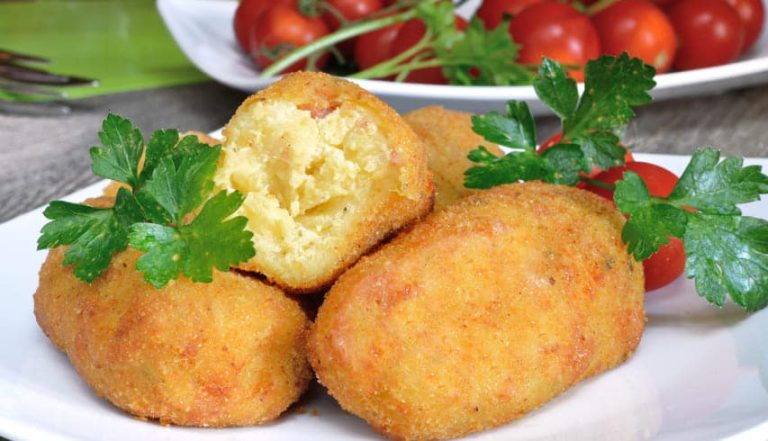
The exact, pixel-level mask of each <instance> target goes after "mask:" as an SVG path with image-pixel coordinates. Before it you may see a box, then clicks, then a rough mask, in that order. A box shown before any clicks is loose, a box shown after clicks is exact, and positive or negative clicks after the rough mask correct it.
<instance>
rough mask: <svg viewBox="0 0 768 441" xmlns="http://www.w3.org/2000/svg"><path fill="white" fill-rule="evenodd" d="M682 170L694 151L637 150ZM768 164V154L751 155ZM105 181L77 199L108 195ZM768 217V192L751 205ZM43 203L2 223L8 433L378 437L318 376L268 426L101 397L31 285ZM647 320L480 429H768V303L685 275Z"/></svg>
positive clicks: (666, 436)
mask: <svg viewBox="0 0 768 441" xmlns="http://www.w3.org/2000/svg"><path fill="white" fill-rule="evenodd" d="M635 158H636V160H638V161H649V162H654V163H657V164H660V165H663V166H665V167H667V168H669V169H670V170H672V171H674V172H676V173H678V174H679V173H680V172H681V171H682V170H683V168H684V167H685V164H686V163H687V161H688V159H689V158H688V157H684V156H670V155H651V154H636V155H635ZM747 163H753V164H760V165H762V166H763V167H764V169H766V168H767V167H768V159H753V160H747ZM104 185H105V184H104V183H97V184H95V185H93V186H90V187H88V188H85V189H83V190H81V191H78V192H76V193H74V194H72V195H70V196H68V197H67V198H66V199H67V200H70V201H81V200H83V199H85V198H87V197H91V196H95V195H98V194H100V192H101V189H102V188H103V186H104ZM744 211H745V213H746V214H749V215H752V216H757V217H761V218H766V219H768V201H761V202H756V203H753V204H749V205H747V206H745V210H744ZM45 221H46V219H45V218H44V217H43V215H42V208H40V209H37V210H34V211H32V212H30V213H27V214H24V215H21V216H19V217H17V218H15V219H13V220H10V221H8V222H6V223H4V224H2V225H0V244H2V247H0V293H1V294H2V299H3V302H2V308H0V354H2V356H0V436H4V437H7V438H9V439H10V440H13V441H26V440H34V441H37V440H55V441H59V440H61V441H64V440H113V441H120V440H131V441H133V440H142V441H154V440H168V441H185V440H201V441H218V440H233V441H238V440H244V441H245V440H248V441H259V440H270V441H273V440H277V441H279V440H317V441H337V440H375V439H379V438H378V436H377V434H376V433H375V432H374V431H373V430H372V429H370V428H369V427H368V426H367V425H366V424H365V422H363V421H362V420H360V419H358V418H356V417H354V416H352V415H350V414H347V413H345V412H344V411H342V410H341V409H340V408H339V406H338V405H337V404H336V403H335V401H334V400H333V399H332V398H330V397H329V396H327V395H326V394H325V392H324V391H323V389H322V388H321V387H319V386H317V385H315V386H314V387H313V388H312V389H311V390H310V392H309V393H308V394H307V395H306V396H305V397H304V398H303V399H302V400H301V402H300V405H301V408H303V409H304V411H303V412H299V411H298V409H299V408H298V407H293V408H292V409H290V410H289V411H288V412H287V413H286V414H285V415H283V416H282V417H281V418H279V419H278V420H277V421H275V422H274V423H271V424H267V425H265V426H257V427H244V428H233V429H192V428H178V427H166V426H161V425H159V424H156V423H153V422H146V421H140V420H138V419H136V418H134V417H132V416H130V415H127V414H125V413H123V412H122V411H120V410H118V409H116V408H115V407H113V406H111V405H110V404H109V403H107V402H105V401H103V400H101V399H100V398H98V397H97V396H96V395H95V394H94V393H92V392H91V390H90V389H89V388H88V387H87V386H86V385H85V383H84V382H83V381H82V380H81V379H80V378H79V377H78V376H77V374H76V373H75V370H74V369H73V368H72V366H71V365H70V364H69V362H68V360H67V358H66V356H64V355H63V354H62V353H60V352H59V351H57V350H56V349H55V348H54V346H53V345H52V344H51V343H50V342H49V341H48V339H47V338H46V337H45V335H44V334H43V333H42V331H41V330H40V329H39V328H38V326H37V324H36V323H35V318H34V316H33V313H32V294H33V293H34V292H35V289H36V288H37V272H38V269H39V267H40V265H41V264H42V262H43V260H44V259H45V254H46V253H45V252H44V251H36V250H35V244H36V240H37V237H38V234H39V231H40V228H41V227H42V226H43V224H44V223H45ZM646 310H647V314H648V323H647V328H646V331H645V334H644V336H643V339H642V341H641V343H640V346H639V348H638V350H637V352H636V354H635V355H634V356H633V357H632V358H631V359H630V360H629V361H628V362H627V363H625V364H623V365H621V366H619V367H618V368H616V369H613V370H611V371H609V372H607V373H604V374H601V375H598V376H597V377H594V378H592V379H589V380H587V381H585V382H583V383H581V384H579V385H577V386H576V387H574V388H572V389H570V390H569V391H567V392H566V393H564V394H563V395H561V396H559V397H557V398H556V399H554V400H553V401H551V402H550V403H547V404H546V405H544V406H543V407H542V408H540V409H538V410H536V411H534V412H532V413H531V414H529V415H526V416H525V417H523V418H521V419H519V420H517V421H515V422H512V423H510V424H507V425H505V426H502V427H499V428H497V429H494V430H490V431H486V432H482V433H478V434H475V435H472V436H469V437H468V438H467V439H473V440H509V441H521V440H527V441H530V440H539V441H545V440H546V441H555V440H569V441H571V440H575V441H579V440H584V441H587V440H588V441H596V440H606V441H609V440H610V441H614V440H640V439H654V440H674V441H706V440H721V439H728V440H731V441H742V440H743V441H752V440H755V441H765V440H766V439H768V344H767V343H766V336H768V309H766V310H763V311H761V312H758V313H755V314H751V315H749V314H747V313H745V312H743V311H742V310H741V309H740V308H738V307H736V306H734V305H732V304H729V305H727V306H726V307H724V308H722V309H717V308H714V307H712V306H710V305H709V304H707V303H706V302H705V301H704V300H703V299H701V298H699V297H698V296H697V295H696V292H695V290H694V287H693V283H692V282H691V281H689V280H686V279H684V278H681V279H678V280H677V281H676V282H674V283H672V284H671V285H669V286H667V287H666V288H663V289H661V290H658V291H654V292H652V293H649V294H648V295H647V297H646Z"/></svg>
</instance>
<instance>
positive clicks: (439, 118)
mask: <svg viewBox="0 0 768 441" xmlns="http://www.w3.org/2000/svg"><path fill="white" fill-rule="evenodd" d="M471 117H472V114H471V113H465V112H456V111H452V110H446V109H445V108H443V107H440V106H428V107H423V108H421V109H418V110H414V111H412V112H409V113H406V114H405V115H403V119H405V122H407V123H408V124H409V125H410V126H411V128H413V131H414V132H416V134H417V135H419V137H420V138H421V140H422V141H424V146H425V147H426V149H427V159H428V163H429V169H430V170H431V171H432V174H433V176H434V181H435V208H436V209H439V208H442V207H444V206H446V205H448V204H450V203H451V202H453V201H455V200H457V199H459V198H461V197H463V196H466V195H468V194H470V193H474V192H475V191H476V190H470V189H468V188H465V187H464V170H466V169H468V168H470V167H472V166H473V165H474V163H472V162H471V161H470V160H469V159H467V154H469V152H470V151H471V150H474V149H476V148H477V147H478V146H481V145H482V146H484V147H485V148H487V149H488V151H490V152H491V153H493V154H495V155H498V156H501V155H502V151H501V150H500V149H499V146H497V145H496V144H493V143H490V142H488V141H486V140H484V139H483V138H482V137H481V136H480V135H478V134H477V133H475V132H473V131H472V120H471Z"/></svg>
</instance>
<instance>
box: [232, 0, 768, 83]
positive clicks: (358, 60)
mask: <svg viewBox="0 0 768 441" xmlns="http://www.w3.org/2000/svg"><path fill="white" fill-rule="evenodd" d="M411 3H413V2H412V1H411ZM405 8H407V0H399V1H393V0H270V1H267V0H241V2H240V4H239V6H238V8H237V11H236V13H235V19H234V28H235V36H236V37H237V41H238V43H239V45H240V46H241V47H242V49H243V50H244V51H245V52H246V53H247V54H249V55H250V56H251V58H252V59H253V61H254V63H255V64H256V65H257V66H258V67H259V68H261V69H264V68H266V67H267V66H269V65H270V64H271V63H273V62H274V60H276V59H277V58H279V57H281V56H282V55H284V54H285V53H287V52H290V51H291V50H293V49H295V48H297V47H300V46H303V45H306V44H309V43H311V42H313V41H316V40H317V39H319V38H321V37H323V36H326V35H328V34H330V33H333V32H336V31H338V30H340V29H344V28H347V27H349V26H352V25H355V24H358V23H360V22H363V21H366V20H370V19H373V18H377V17H382V16H386V15H387V14H391V13H394V12H397V11H399V10H400V11H401V10H403V9H405ZM475 15H476V17H477V18H478V19H480V20H482V22H483V24H484V26H485V27H486V28H487V29H489V30H492V29H495V28H496V27H498V26H502V25H505V23H506V22H505V20H508V21H509V23H508V25H507V26H508V30H509V34H510V36H511V37H512V39H513V40H514V41H515V42H516V43H518V44H519V45H520V46H521V48H520V51H519V54H518V59H517V62H518V63H520V64H522V65H527V66H532V67H533V66H536V65H538V63H539V62H540V61H541V58H542V57H549V58H552V59H554V60H556V61H559V62H561V63H562V64H563V65H566V66H569V67H571V68H572V70H571V75H572V76H573V77H574V78H576V79H583V70H582V68H583V66H584V65H585V64H586V62H587V61H588V60H589V59H593V58H596V57H598V56H599V55H600V54H603V53H605V54H612V55H618V54H620V53H622V52H625V51H626V52H628V53H629V54H630V55H631V56H633V57H638V58H641V59H642V60H643V61H645V62H646V63H647V64H650V65H652V66H654V67H655V68H656V70H657V72H667V71H670V70H686V69H695V68H702V67H708V66H714V65H718V64H723V63H728V62H731V61H733V60H734V59H735V58H736V57H738V56H739V55H741V54H742V53H744V52H746V51H747V50H749V49H750V48H751V47H752V45H753V44H754V43H755V41H756V40H757V38H758V37H759V35H760V32H761V31H762V27H763V22H764V16H765V11H764V7H763V3H762V0H599V1H595V0H586V1H585V0H581V1H576V0H484V1H483V2H482V3H481V5H480V6H479V8H478V9H477V11H476V13H475ZM456 26H457V28H459V29H463V28H465V27H466V26H467V22H466V21H465V20H464V19H463V18H460V17H457V18H456ZM424 33H425V26H424V24H423V23H422V22H420V21H419V19H411V20H409V21H407V22H399V23H395V24H393V25H391V26H388V27H385V28H380V29H377V30H374V31H372V32H369V33H367V34H363V35H360V36H359V37H356V38H353V39H350V40H347V41H342V42H341V43H340V44H339V45H338V46H337V55H338V54H341V55H342V56H343V57H346V58H347V59H352V60H354V67H355V68H357V69H360V70H363V69H367V68H370V67H372V66H375V65H377V64H379V63H381V62H383V61H386V60H389V59H391V58H392V57H395V56H397V55H398V54H400V53H402V52H403V51H405V50H407V49H409V48H410V47H412V46H413V45H414V44H416V43H417V42H419V40H420V39H421V38H422V36H423V35H424ZM328 60H329V56H328V53H327V52H326V53H324V54H323V55H321V56H316V57H314V58H311V59H310V60H309V62H310V63H312V64H311V65H308V61H307V60H303V61H300V62H297V63H294V64H293V65H291V66H290V67H289V68H288V69H285V70H284V71H294V70H300V69H306V68H308V66H309V68H316V69H321V68H323V67H324V66H325V64H326V63H327V62H328ZM391 78H392V77H389V79H391ZM405 80H406V81H410V82H419V83H446V82H447V81H446V79H445V77H444V76H443V75H442V73H441V69H440V67H431V68H426V69H420V70H414V71H412V72H410V73H409V74H408V75H407V76H406V77H405Z"/></svg>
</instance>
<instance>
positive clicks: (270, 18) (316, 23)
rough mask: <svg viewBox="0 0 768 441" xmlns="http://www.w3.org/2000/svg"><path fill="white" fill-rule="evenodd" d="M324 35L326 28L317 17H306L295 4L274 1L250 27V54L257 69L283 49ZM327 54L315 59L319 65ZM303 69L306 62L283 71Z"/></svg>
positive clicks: (272, 59)
mask: <svg viewBox="0 0 768 441" xmlns="http://www.w3.org/2000/svg"><path fill="white" fill-rule="evenodd" d="M326 34H328V27H327V26H326V25H325V23H324V22H323V20H321V19H320V18H319V17H315V18H313V17H306V16H304V15H302V14H301V13H300V12H299V10H298V9H297V8H296V7H295V6H289V5H285V4H277V5H274V6H272V7H271V8H270V9H269V10H267V11H266V12H265V13H264V14H262V15H261V17H260V18H259V20H258V22H257V23H256V26H255V27H254V30H253V38H252V39H251V57H252V58H253V60H254V61H255V62H256V65H257V66H259V67H260V68H262V69H263V68H265V67H267V66H269V65H270V64H272V63H273V62H274V61H275V60H277V59H278V58H280V56H282V55H284V54H285V53H287V52H290V51H291V50H293V49H295V48H297V47H299V46H304V45H306V44H309V43H311V42H313V41H315V40H317V39H318V38H320V37H322V36H324V35H326ZM327 58H328V57H327V54H326V55H323V56H321V57H320V59H318V61H317V68H318V69H319V68H321V67H322V66H323V65H324V64H325V61H326V60H327ZM306 68H307V61H306V60H302V61H299V62H297V63H294V64H292V65H291V66H289V67H288V68H286V69H285V70H283V72H293V71H297V70H302V69H306Z"/></svg>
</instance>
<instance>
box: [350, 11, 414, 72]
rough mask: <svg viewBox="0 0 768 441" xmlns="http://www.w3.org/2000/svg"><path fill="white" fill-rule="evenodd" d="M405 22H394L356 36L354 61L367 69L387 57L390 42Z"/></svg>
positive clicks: (390, 45)
mask: <svg viewBox="0 0 768 441" xmlns="http://www.w3.org/2000/svg"><path fill="white" fill-rule="evenodd" d="M404 24H405V23H402V22H401V23H395V24H393V25H390V26H387V27H385V28H381V29H377V30H375V31H373V32H369V33H367V34H363V35H361V36H359V37H357V41H356V42H355V61H357V65H358V66H359V67H360V69H361V70H362V69H368V68H369V67H372V66H375V65H377V64H379V63H381V62H382V61H384V60H387V59H389V57H390V55H389V54H390V52H391V51H392V43H393V42H394V41H395V38H397V34H398V33H399V32H400V29H401V28H402V27H403V25H404Z"/></svg>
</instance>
